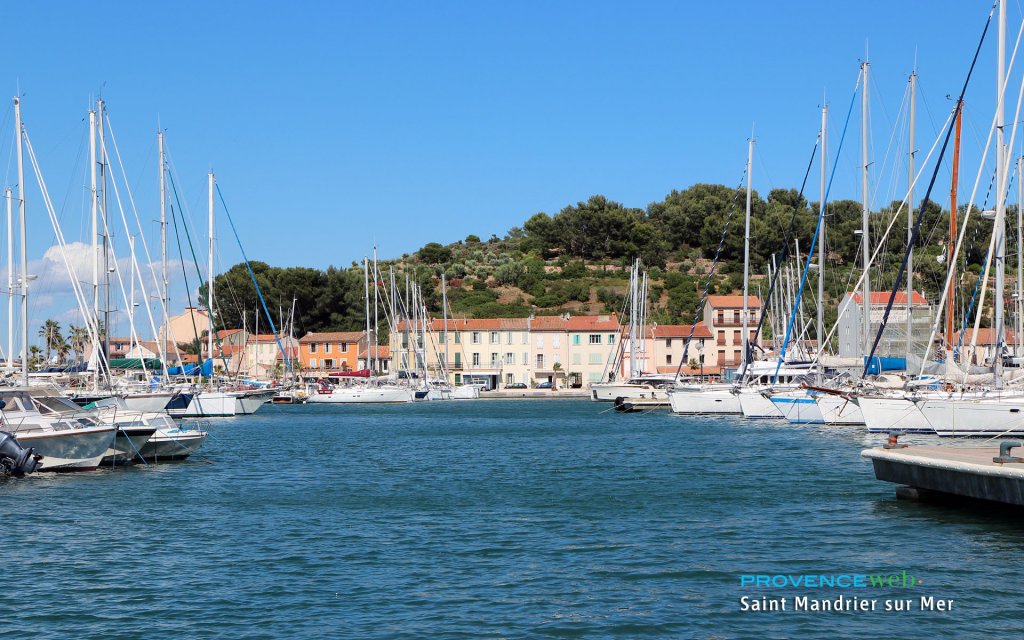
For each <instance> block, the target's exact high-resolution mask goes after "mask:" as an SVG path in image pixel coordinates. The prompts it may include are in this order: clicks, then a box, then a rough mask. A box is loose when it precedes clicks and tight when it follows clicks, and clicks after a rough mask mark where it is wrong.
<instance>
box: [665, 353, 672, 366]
mask: <svg viewBox="0 0 1024 640" xmlns="http://www.w3.org/2000/svg"><path fill="white" fill-rule="evenodd" d="M665 364H672V354H671V353H667V354H665Z"/></svg>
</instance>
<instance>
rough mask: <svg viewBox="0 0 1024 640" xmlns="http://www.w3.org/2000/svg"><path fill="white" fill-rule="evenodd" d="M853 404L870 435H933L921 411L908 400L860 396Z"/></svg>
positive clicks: (930, 426)
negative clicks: (899, 432) (862, 417)
mask: <svg viewBox="0 0 1024 640" xmlns="http://www.w3.org/2000/svg"><path fill="white" fill-rule="evenodd" d="M855 402H856V403H857V406H859V407H860V412H861V415H862V416H864V424H865V425H866V426H867V428H868V432H870V433H888V432H889V431H901V432H904V433H935V430H934V429H932V425H931V424H930V423H929V422H928V420H927V419H926V418H925V417H924V414H923V413H921V410H920V409H918V407H917V405H916V404H914V402H913V401H912V400H910V399H908V398H895V397H892V398H889V397H873V396H860V397H858V398H857V399H856V400H855Z"/></svg>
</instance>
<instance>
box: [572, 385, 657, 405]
mask: <svg viewBox="0 0 1024 640" xmlns="http://www.w3.org/2000/svg"><path fill="white" fill-rule="evenodd" d="M616 398H623V399H625V400H661V401H663V402H668V389H665V388H663V387H656V386H654V385H651V384H630V383H628V382H621V383H616V382H605V383H598V384H592V385H590V399H591V400H595V401H597V402H615V399H616Z"/></svg>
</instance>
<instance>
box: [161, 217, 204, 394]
mask: <svg viewBox="0 0 1024 640" xmlns="http://www.w3.org/2000/svg"><path fill="white" fill-rule="evenodd" d="M170 209H171V224H172V225H173V226H174V239H175V240H176V241H177V243H178V255H179V256H181V255H182V254H183V253H184V251H183V250H182V247H181V234H179V233H178V216H177V215H176V214H175V208H174V205H173V204H171V206H170ZM184 224H185V222H184V220H183V221H182V225H184ZM178 262H179V263H180V264H181V277H182V278H184V280H185V301H186V302H188V308H189V309H195V307H193V306H192V291H191V289H190V288H189V286H188V270H187V269H186V268H185V261H184V260H179V261H178ZM188 315H189V318H190V319H191V320H192V333H193V334H194V335H195V338H194V339H193V340H192V342H190V343H189V347H190V348H195V347H196V343H198V342H199V328H198V327H197V326H196V314H195V313H190V314H188ZM202 351H203V349H202V345H201V344H200V345H199V351H198V353H196V364H197V365H199V359H200V358H201V357H202V355H203V353H202ZM181 370H182V372H184V371H185V366H184V362H182V367H181ZM211 374H212V370H211Z"/></svg>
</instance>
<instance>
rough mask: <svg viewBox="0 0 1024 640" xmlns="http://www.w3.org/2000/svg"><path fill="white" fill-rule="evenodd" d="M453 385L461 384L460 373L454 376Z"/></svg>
mask: <svg viewBox="0 0 1024 640" xmlns="http://www.w3.org/2000/svg"><path fill="white" fill-rule="evenodd" d="M455 384H462V374H461V373H456V374H455Z"/></svg>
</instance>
